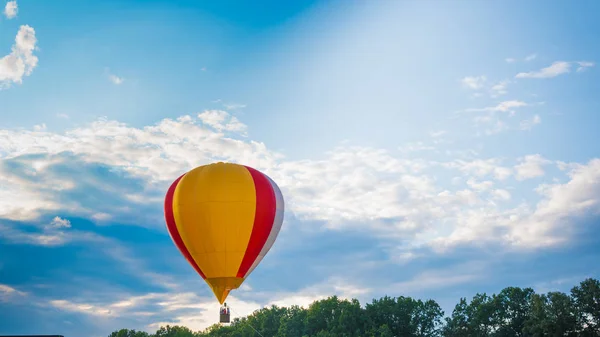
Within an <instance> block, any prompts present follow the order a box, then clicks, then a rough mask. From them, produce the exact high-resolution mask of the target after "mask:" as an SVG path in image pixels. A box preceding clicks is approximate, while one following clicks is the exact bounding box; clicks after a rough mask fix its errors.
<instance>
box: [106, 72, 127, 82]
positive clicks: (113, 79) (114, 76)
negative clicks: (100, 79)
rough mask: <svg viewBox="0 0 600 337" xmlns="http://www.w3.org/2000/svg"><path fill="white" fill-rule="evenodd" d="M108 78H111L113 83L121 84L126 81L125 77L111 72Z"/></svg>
mask: <svg viewBox="0 0 600 337" xmlns="http://www.w3.org/2000/svg"><path fill="white" fill-rule="evenodd" d="M108 79H109V80H110V81H111V82H112V83H113V84H116V85H119V84H121V83H123V82H124V81H125V79H124V78H123V77H119V76H117V75H114V74H109V75H108Z"/></svg>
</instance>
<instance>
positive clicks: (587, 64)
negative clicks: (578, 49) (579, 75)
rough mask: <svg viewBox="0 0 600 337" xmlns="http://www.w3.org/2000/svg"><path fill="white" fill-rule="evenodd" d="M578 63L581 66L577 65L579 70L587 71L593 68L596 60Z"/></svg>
mask: <svg viewBox="0 0 600 337" xmlns="http://www.w3.org/2000/svg"><path fill="white" fill-rule="evenodd" d="M577 64H579V67H577V72H582V71H585V70H586V69H587V68H591V67H593V66H594V65H595V64H594V62H586V61H581V62H577Z"/></svg>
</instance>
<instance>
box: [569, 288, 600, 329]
mask: <svg viewBox="0 0 600 337" xmlns="http://www.w3.org/2000/svg"><path fill="white" fill-rule="evenodd" d="M571 296H572V297H573V300H574V301H575V305H576V307H577V309H578V310H577V318H578V330H579V331H580V334H581V336H600V281H598V280H596V279H591V278H588V279H586V280H584V281H582V282H581V283H580V284H579V286H576V287H573V289H571Z"/></svg>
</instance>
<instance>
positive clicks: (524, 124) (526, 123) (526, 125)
mask: <svg viewBox="0 0 600 337" xmlns="http://www.w3.org/2000/svg"><path fill="white" fill-rule="evenodd" d="M541 122H542V118H541V117H540V115H534V116H533V118H532V119H531V120H529V119H524V120H522V121H521V123H520V125H519V127H520V129H521V130H531V128H533V126H534V125H537V124H540V123H541Z"/></svg>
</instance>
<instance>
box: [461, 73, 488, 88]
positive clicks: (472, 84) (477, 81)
mask: <svg viewBox="0 0 600 337" xmlns="http://www.w3.org/2000/svg"><path fill="white" fill-rule="evenodd" d="M485 82H486V77H485V76H467V77H465V78H463V79H462V80H461V83H462V84H463V86H465V87H467V88H469V89H473V90H477V89H481V88H483V86H484V84H485Z"/></svg>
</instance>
